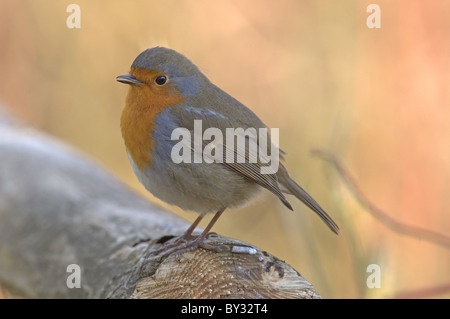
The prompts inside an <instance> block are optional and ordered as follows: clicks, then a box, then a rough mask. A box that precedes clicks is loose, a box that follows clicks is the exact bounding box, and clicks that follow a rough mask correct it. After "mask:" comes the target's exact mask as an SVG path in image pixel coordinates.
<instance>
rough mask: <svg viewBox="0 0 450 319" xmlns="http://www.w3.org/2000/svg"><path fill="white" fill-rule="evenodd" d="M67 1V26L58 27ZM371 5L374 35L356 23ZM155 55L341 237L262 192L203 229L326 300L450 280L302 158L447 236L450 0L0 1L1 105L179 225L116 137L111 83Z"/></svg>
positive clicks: (439, 254)
mask: <svg viewBox="0 0 450 319" xmlns="http://www.w3.org/2000/svg"><path fill="white" fill-rule="evenodd" d="M71 3H76V4H78V5H79V6H80V8H81V28H79V29H69V28H68V27H67V26H66V19H67V17H68V16H69V13H67V12H66V8H67V6H68V5H69V4H71ZM371 3H376V4H378V5H379V6H380V8H381V28H380V29H370V28H368V27H367V25H366V19H367V17H368V16H369V15H370V13H368V12H367V11H366V9H367V6H368V5H369V4H371ZM157 45H159V46H167V47H170V48H172V49H175V50H177V51H179V52H180V53H183V54H184V55H186V56H187V57H188V58H189V59H191V60H192V61H193V62H194V63H195V64H197V66H199V68H200V69H201V70H202V71H203V72H204V73H205V74H206V75H207V76H208V77H209V78H210V80H211V81H212V82H214V83H215V84H217V85H218V86H220V87H221V88H223V89H224V90H225V91H227V92H228V93H230V94H231V95H233V96H234V97H235V98H237V99H238V100H240V101H241V102H243V103H244V104H245V105H247V106H248V107H249V108H251V109H252V110H253V111H255V113H257V114H258V115H259V116H260V118H261V119H262V120H263V121H264V122H265V123H266V124H267V125H268V126H270V127H274V128H279V129H280V146H281V147H282V148H283V149H284V150H285V151H286V152H287V153H288V157H287V165H286V166H287V168H288V169H289V170H290V172H291V176H292V177H293V178H294V179H295V180H296V181H297V182H298V183H299V184H300V185H302V186H303V187H304V188H305V189H306V190H308V192H309V193H310V194H311V195H312V196H313V197H314V198H316V200H317V201H318V202H319V203H321V205H322V206H323V207H324V208H325V209H326V210H327V211H328V212H329V214H330V215H331V216H332V217H333V218H334V219H335V221H336V222H337V223H338V224H339V225H340V228H341V234H340V235H339V236H335V235H334V234H332V233H331V232H330V231H329V230H328V228H327V227H325V226H324V225H323V223H322V222H321V221H320V220H319V218H317V217H316V216H314V214H313V213H312V212H310V211H309V210H308V209H306V208H305V207H304V206H303V205H302V204H301V203H300V202H298V201H296V200H294V199H293V198H292V199H291V200H290V202H291V203H292V204H293V205H294V210H295V212H294V213H292V212H290V211H288V210H287V209H286V208H284V206H283V205H282V204H281V202H280V201H279V200H278V199H277V198H276V197H275V196H271V195H269V194H267V196H265V197H264V198H263V199H261V200H260V201H258V202H256V203H254V204H253V205H251V206H249V207H247V208H244V209H239V210H233V211H230V212H228V214H224V216H223V217H221V219H220V220H219V222H218V223H217V224H216V225H215V227H214V229H213V230H214V231H216V232H218V233H220V234H222V235H224V236H228V237H233V238H237V239H240V240H243V241H246V242H249V243H252V244H254V245H256V246H258V247H260V248H262V249H264V250H267V251H269V252H270V253H272V254H274V255H276V256H277V257H279V258H281V259H283V260H285V261H286V262H287V263H289V264H290V265H292V266H293V267H294V268H295V269H297V270H298V271H299V272H300V273H301V274H302V275H303V276H304V277H305V278H306V279H307V280H308V281H310V282H311V283H312V284H313V285H314V286H315V288H316V289H317V291H318V293H319V294H321V295H322V296H323V297H324V298H391V297H395V296H398V295H399V294H402V293H405V292H415V291H420V290H421V289H425V288H433V287H437V286H441V285H444V284H447V285H448V284H449V283H450V249H445V248H443V247H440V246H436V245H434V244H431V243H428V242H426V241H424V240H421V239H420V238H413V237H408V236H404V235H400V234H397V233H396V232H394V231H392V230H391V229H389V228H387V227H386V226H385V225H383V224H382V223H380V222H379V221H377V220H376V219H375V218H374V217H373V216H372V215H371V214H370V213H369V212H368V211H367V210H364V209H363V208H362V207H361V206H360V205H359V204H358V202H357V201H356V200H355V198H354V197H353V195H352V193H351V192H350V191H349V190H348V188H347V186H346V185H345V184H344V183H343V182H342V180H341V177H340V176H339V175H338V174H337V173H336V171H335V170H334V169H333V168H332V166H330V165H329V164H328V163H326V162H324V161H323V160H321V159H319V158H317V157H313V156H311V153H310V151H311V149H321V150H326V151H329V152H332V153H334V154H336V155H337V156H338V157H339V158H340V159H341V160H343V162H344V163H345V165H346V167H348V169H349V171H350V172H351V173H352V175H353V177H354V178H355V180H356V182H357V183H358V185H359V187H360V189H361V190H362V191H363V192H364V193H365V195H366V196H367V198H369V199H370V200H371V201H372V202H373V203H374V204H376V205H377V206H378V207H379V208H381V209H383V210H384V211H385V212H386V213H387V214H389V215H390V216H391V217H393V218H395V219H396V220H398V221H399V222H403V223H405V224H408V225H412V226H420V227H423V228H425V229H429V230H433V231H435V232H438V233H441V234H444V235H447V236H450V216H449V214H448V212H449V211H450V196H449V191H450V160H449V158H450V1H426V0H398V1H395V2H394V1H387V0H378V1H362V0H353V1H350V0H345V1H344V0H341V1H333V0H320V1H298V0H291V1H289V0H281V1H269V0H245V1H238V0H229V1H225V0H221V1H207V0H171V1H120V0H110V1H87V0H74V1H57V0H40V1H33V0H29V1H25V0H20V1H17V0H3V1H1V2H0V47H1V49H0V70H1V73H2V74H1V75H2V81H0V100H2V102H3V103H4V104H5V105H7V107H9V108H10V111H11V112H12V113H13V114H14V115H16V116H17V117H20V118H22V119H24V120H25V121H26V122H28V123H29V124H30V125H32V126H34V127H36V128H38V129H41V130H43V131H45V132H47V133H49V134H51V135H54V136H56V137H58V138H60V139H62V140H64V141H65V142H67V143H68V144H71V145H72V146H74V147H75V148H77V149H79V150H81V151H83V152H85V153H86V154H88V156H90V157H91V158H93V159H95V160H96V161H97V162H100V163H101V164H102V165H103V166H104V167H105V168H106V169H107V170H109V171H110V172H111V173H112V174H114V175H116V176H117V177H118V178H120V179H121V180H123V181H124V182H125V183H126V184H128V185H129V187H131V188H133V189H135V190H136V191H137V192H139V193H141V194H142V195H143V196H146V197H148V198H149V199H150V200H152V201H154V202H156V203H158V204H159V205H163V206H165V207H166V208H168V209H170V210H171V211H174V212H176V213H178V214H180V215H181V216H183V217H184V218H186V219H189V220H191V221H192V220H194V219H195V217H196V215H195V214H193V213H187V212H182V211H181V210H179V209H177V208H176V207H172V206H168V205H165V204H163V203H161V202H160V201H158V200H157V199H155V198H153V197H152V196H151V195H150V194H148V193H147V192H146V191H145V189H144V188H143V186H141V185H140V184H139V183H138V181H137V179H136V177H135V176H134V174H133V172H132V170H131V167H130V165H129V163H128V159H127V157H126V154H125V148H124V145H123V141H122V137H121V133H120V129H119V118H120V114H121V110H122V107H123V104H124V100H125V94H126V90H127V88H126V86H124V85H122V84H120V83H117V82H116V81H115V77H116V76H117V75H121V74H126V73H127V72H128V70H129V67H130V65H131V63H132V61H133V60H134V58H135V57H136V56H137V55H138V54H139V53H140V52H141V51H143V50H144V49H146V48H149V47H153V46H157ZM202 225H203V226H205V224H202ZM369 264H378V265H379V266H380V267H381V288H372V289H370V288H368V287H367V285H366V280H367V277H368V276H369V275H370V274H369V273H367V272H366V268H367V266H368V265H369ZM0 291H1V290H0ZM416 296H417V297H424V296H425V295H423V294H421V293H418V294H417V295H416ZM432 297H438V298H448V297H450V292H449V291H448V290H447V292H446V293H440V294H436V295H432Z"/></svg>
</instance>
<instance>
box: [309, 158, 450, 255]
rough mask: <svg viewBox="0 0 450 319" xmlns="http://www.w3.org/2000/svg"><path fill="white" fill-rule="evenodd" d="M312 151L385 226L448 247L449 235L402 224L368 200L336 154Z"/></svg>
mask: <svg viewBox="0 0 450 319" xmlns="http://www.w3.org/2000/svg"><path fill="white" fill-rule="evenodd" d="M312 153H313V155H315V156H318V157H320V158H322V159H324V160H326V161H328V162H330V163H331V164H332V165H333V167H334V168H335V169H336V170H337V172H338V174H339V175H340V176H341V178H342V179H343V181H344V182H345V184H346V185H347V187H348V188H349V190H350V191H351V192H352V193H353V195H354V196H355V198H356V200H357V201H358V202H359V203H360V204H361V206H363V207H364V208H365V209H366V210H367V211H368V212H369V213H370V214H371V215H372V216H373V217H375V218H376V219H378V220H379V221H380V222H382V223H383V224H384V225H385V226H387V227H388V228H390V229H392V230H393V231H395V232H397V233H401V234H404V235H407V236H411V237H415V238H421V239H423V240H425V241H428V242H430V243H433V244H436V245H440V246H442V247H444V248H447V249H450V237H448V236H445V235H442V234H438V233H436V232H433V231H430V230H427V229H424V228H420V227H415V226H410V225H406V224H403V223H402V222H399V221H397V220H395V219H393V218H392V217H391V216H389V215H388V214H387V213H386V212H384V211H383V210H381V209H380V208H378V207H377V206H375V204H373V203H372V202H370V201H369V199H368V198H367V197H366V196H365V195H364V193H363V192H362V191H361V190H360V188H359V187H358V185H357V184H356V182H355V181H354V179H353V177H352V176H351V175H350V173H349V172H348V171H347V169H346V168H345V167H344V165H343V164H342V163H341V162H340V161H339V159H338V158H336V156H334V155H333V154H330V153H327V152H324V151H320V150H313V151H312Z"/></svg>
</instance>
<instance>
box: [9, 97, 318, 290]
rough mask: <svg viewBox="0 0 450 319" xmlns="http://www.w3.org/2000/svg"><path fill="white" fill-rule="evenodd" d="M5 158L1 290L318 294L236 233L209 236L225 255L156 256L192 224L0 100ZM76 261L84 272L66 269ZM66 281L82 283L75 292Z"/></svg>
mask: <svg viewBox="0 0 450 319" xmlns="http://www.w3.org/2000/svg"><path fill="white" fill-rule="evenodd" d="M0 164H1V165H0V286H2V287H1V288H0V291H1V290H2V289H3V290H4V291H6V292H7V294H6V295H12V296H19V297H28V298H230V297H233V298H320V296H319V295H318V294H317V293H316V292H315V290H314V288H313V286H312V285H311V284H310V283H309V282H307V281H306V280H305V279H304V278H303V277H302V276H301V275H300V274H299V273H298V272H297V271H295V270H294V269H293V268H292V267H290V266H289V265H287V264H286V263H284V262H283V261H281V260H279V259H277V258H276V257H274V256H272V255H270V254H268V253H267V252H265V251H262V250H261V249H259V248H257V247H254V246H251V245H249V244H246V243H243V242H240V241H236V240H233V239H229V238H224V237H221V236H211V237H210V238H209V239H208V243H209V244H212V245H226V246H229V247H230V251H228V252H220V253H216V252H212V251H206V250H203V249H196V250H191V251H184V252H178V253H175V254H166V255H164V254H162V255H154V254H152V252H155V251H156V250H158V249H159V248H161V247H162V246H161V245H163V243H164V242H165V241H167V240H169V239H171V238H172V237H174V235H175V236H177V235H180V234H182V233H183V231H185V230H186V229H187V227H188V223H187V222H186V221H184V220H182V219H180V218H179V217H176V216H175V215H173V214H171V213H169V212H166V211H164V210H162V209H160V208H158V207H156V206H155V205H153V204H151V203H150V202H148V201H147V200H146V199H144V198H142V197H140V196H138V195H137V194H135V193H133V192H132V191H130V190H129V189H128V188H127V187H126V186H124V185H123V184H122V183H120V182H119V181H117V180H116V179H115V178H113V177H112V176H111V175H110V174H108V173H106V172H105V171H104V170H103V169H102V168H101V167H99V166H98V165H96V164H94V163H92V162H90V161H88V160H86V159H85V158H84V157H83V156H82V155H80V154H78V153H76V152H75V151H73V150H72V149H70V148H68V147H67V146H65V145H63V144H61V143H60V142H58V141H55V140H54V139H52V138H50V137H48V136H46V135H44V134H42V133H39V132H36V131H34V130H32V129H28V128H24V127H23V126H21V125H18V124H17V123H14V121H13V120H11V119H10V118H8V117H6V116H5V115H4V114H2V109H1V106H0ZM231 251H233V252H231ZM237 251H240V252H241V253H237ZM72 264H75V265H78V266H79V269H80V270H81V273H79V274H77V273H76V269H75V270H73V272H72V270H69V272H68V270H67V267H68V266H69V265H72ZM72 275H74V276H73V277H72ZM76 275H78V277H77V276H76ZM69 277H70V278H69ZM68 279H70V280H72V279H73V280H75V282H76V281H77V280H79V282H80V287H79V288H69V287H68Z"/></svg>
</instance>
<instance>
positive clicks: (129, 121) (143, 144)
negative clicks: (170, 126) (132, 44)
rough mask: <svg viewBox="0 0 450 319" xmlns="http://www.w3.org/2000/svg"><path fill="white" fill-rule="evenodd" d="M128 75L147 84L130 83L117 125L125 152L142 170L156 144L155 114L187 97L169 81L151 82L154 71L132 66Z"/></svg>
mask: <svg viewBox="0 0 450 319" xmlns="http://www.w3.org/2000/svg"><path fill="white" fill-rule="evenodd" d="M130 74H131V75H133V76H135V77H136V78H137V79H139V80H140V81H143V82H146V84H145V85H140V86H134V85H130V87H129V89H128V94H127V98H126V102H125V108H124V109H123V111H122V116H121V118H120V127H121V129H122V136H123V139H124V141H125V146H126V148H127V151H128V154H130V156H131V157H132V159H133V161H134V163H135V164H136V165H137V166H138V167H139V168H140V169H144V168H145V167H146V166H147V165H150V164H151V160H152V159H151V152H152V151H153V150H154V147H155V141H154V140H153V138H151V134H152V133H153V130H154V129H155V117H156V115H157V114H158V113H159V112H161V111H162V110H164V109H165V108H167V107H170V106H173V105H175V104H178V103H181V102H183V101H185V100H186V98H187V97H184V96H180V93H179V92H178V90H175V89H173V88H171V87H170V84H171V83H170V82H168V83H167V84H166V85H164V86H157V85H156V84H155V83H154V81H153V80H154V78H155V77H156V76H158V75H159V73H157V72H154V71H149V70H145V69H132V70H131V71H130ZM145 79H148V81H146V80H145ZM169 81H170V80H169Z"/></svg>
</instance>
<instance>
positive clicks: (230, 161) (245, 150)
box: [179, 107, 292, 210]
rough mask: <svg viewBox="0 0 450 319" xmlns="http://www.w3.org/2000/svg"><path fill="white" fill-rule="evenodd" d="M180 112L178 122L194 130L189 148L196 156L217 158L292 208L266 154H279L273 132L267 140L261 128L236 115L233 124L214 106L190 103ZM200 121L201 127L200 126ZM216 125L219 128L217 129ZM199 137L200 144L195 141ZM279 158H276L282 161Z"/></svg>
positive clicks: (211, 159) (205, 158) (221, 163)
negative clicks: (205, 107) (237, 117)
mask: <svg viewBox="0 0 450 319" xmlns="http://www.w3.org/2000/svg"><path fill="white" fill-rule="evenodd" d="M180 112H181V116H180V117H179V118H180V123H179V124H180V126H181V127H184V128H186V129H188V130H189V131H190V132H191V136H192V140H191V145H190V148H191V150H192V151H193V152H194V156H197V158H198V156H202V158H203V161H204V162H207V163H211V162H216V163H219V164H220V165H224V166H225V167H227V168H229V169H230V170H233V171H234V172H236V173H237V174H240V175H241V176H243V177H245V178H246V179H248V180H250V181H252V182H254V183H256V184H258V185H260V186H262V187H264V188H266V189H268V190H269V191H271V192H272V193H274V194H275V195H276V196H278V198H279V199H280V200H281V201H282V202H283V204H284V205H286V207H288V208H289V209H290V210H292V206H291V205H290V203H289V202H288V201H287V199H286V197H285V196H284V194H283V192H282V191H281V189H280V186H279V183H278V177H277V174H276V171H273V172H271V171H270V166H268V165H267V163H270V162H271V161H272V160H273V159H272V158H271V157H270V156H269V155H267V154H268V153H272V152H275V151H277V152H278V154H279V150H278V149H277V148H276V146H274V145H273V144H272V143H271V140H270V136H267V138H266V141H264V138H261V136H259V135H258V134H257V133H258V129H259V128H253V129H254V130H252V128H249V127H248V125H247V124H245V123H243V122H239V121H236V119H234V120H233V123H234V124H232V123H231V120H230V119H229V118H228V117H227V115H225V114H222V113H218V112H214V111H211V110H204V109H198V108H194V107H187V108H183V109H181V110H180ZM195 120H201V122H197V123H195V122H194V121H195ZM236 122H237V123H236ZM200 123H201V129H199V127H200ZM214 128H217V129H218V130H214ZM238 128H239V129H238ZM261 128H265V127H261ZM227 129H229V131H228V132H229V133H228V134H229V135H227ZM248 129H250V130H248ZM231 132H232V134H233V138H232V139H231V140H232V141H230V138H227V136H229V137H231ZM266 132H267V131H266ZM255 133H256V134H255ZM219 135H220V136H219ZM205 137H209V139H208V140H206V139H205V140H204V138H205ZM196 141H197V145H195V142H196ZM198 141H201V145H198V144H199V143H198ZM239 141H240V142H241V144H239ZM262 143H265V146H266V147H261V146H264V145H263V144H262ZM200 153H201V154H200ZM280 158H281V154H280ZM280 158H277V159H276V160H278V161H279V159H280ZM263 172H264V173H263Z"/></svg>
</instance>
